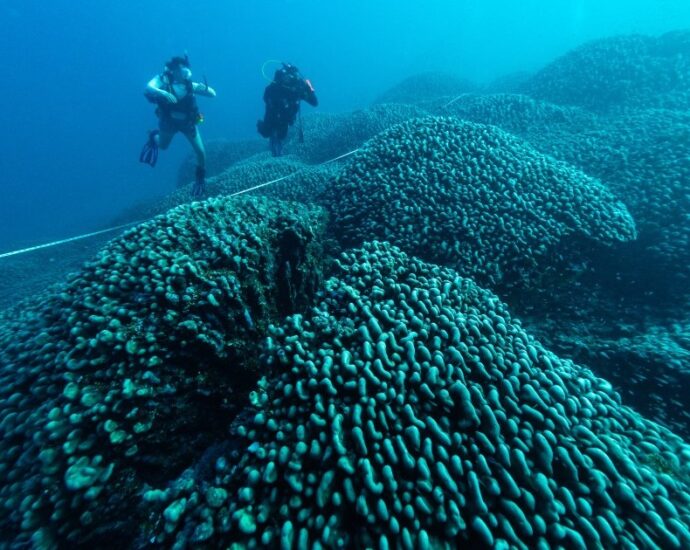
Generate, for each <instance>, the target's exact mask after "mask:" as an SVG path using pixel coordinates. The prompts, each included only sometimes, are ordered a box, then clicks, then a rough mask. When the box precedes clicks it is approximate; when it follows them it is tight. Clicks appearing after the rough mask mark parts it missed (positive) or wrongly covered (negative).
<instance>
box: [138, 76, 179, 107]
mask: <svg viewBox="0 0 690 550" xmlns="http://www.w3.org/2000/svg"><path fill="white" fill-rule="evenodd" d="M161 86H163V82H162V81H161V79H160V77H159V76H154V77H153V78H152V79H151V80H149V83H148V84H147V85H146V89H145V90H144V95H146V96H148V97H152V96H153V97H160V98H163V99H165V100H166V101H167V102H168V103H177V98H176V97H175V96H174V95H173V94H171V93H170V92H166V91H165V90H163V89H162V88H161Z"/></svg>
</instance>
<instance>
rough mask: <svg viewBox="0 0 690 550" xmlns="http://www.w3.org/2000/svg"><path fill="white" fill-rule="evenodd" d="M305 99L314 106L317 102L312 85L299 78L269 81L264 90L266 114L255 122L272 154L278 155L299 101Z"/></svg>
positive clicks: (296, 111)
mask: <svg viewBox="0 0 690 550" xmlns="http://www.w3.org/2000/svg"><path fill="white" fill-rule="evenodd" d="M300 101H306V102H307V103H309V105H312V106H313V107H316V106H317V105H318V104H319V101H318V99H317V98H316V94H315V93H314V90H313V89H312V87H311V86H310V85H309V84H307V82H306V81H305V80H302V79H301V78H297V77H295V78H289V79H287V80H285V81H284V82H281V83H278V82H271V83H270V84H269V85H268V86H266V90H264V103H265V104H266V114H265V115H264V119H263V120H260V121H259V122H258V124H257V129H258V131H259V133H260V134H261V135H262V136H263V137H265V138H268V139H269V140H270V143H271V151H272V152H273V155H274V156H280V154H281V149H282V143H283V140H284V139H285V138H286V137H287V132H288V126H291V125H292V124H294V122H295V117H296V116H297V113H298V112H299V102H300Z"/></svg>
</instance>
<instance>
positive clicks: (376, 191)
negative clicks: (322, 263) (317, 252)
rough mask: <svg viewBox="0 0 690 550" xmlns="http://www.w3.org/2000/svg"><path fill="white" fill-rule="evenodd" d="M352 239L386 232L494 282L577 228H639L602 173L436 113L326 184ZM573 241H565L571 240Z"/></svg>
mask: <svg viewBox="0 0 690 550" xmlns="http://www.w3.org/2000/svg"><path fill="white" fill-rule="evenodd" d="M325 195H326V196H327V197H328V199H329V202H330V204H331V205H332V206H331V207H332V209H333V216H334V224H335V227H336V232H337V233H338V234H339V235H340V236H341V238H342V241H343V242H345V243H346V244H351V245H357V244H359V243H362V242H364V241H366V240H369V239H372V238H376V239H380V240H386V241H390V242H392V243H393V244H396V245H398V246H400V247H401V248H402V249H403V250H405V251H406V252H408V253H410V254H414V255H417V256H419V257H421V258H424V259H426V260H429V261H432V262H434V263H441V264H448V265H451V266H453V267H455V268H456V269H457V270H458V271H460V272H461V273H462V274H463V275H466V276H472V277H476V278H477V280H478V282H480V283H486V284H490V285H492V288H493V287H494V285H498V284H511V283H512V282H513V281H515V280H522V279H525V278H527V277H529V275H530V273H531V272H532V271H534V270H535V269H536V268H537V267H538V264H539V260H540V259H541V258H543V257H544V256H545V255H546V254H547V253H552V252H553V251H554V249H555V248H556V246H557V245H559V249H560V250H559V251H560V252H561V253H563V250H564V246H565V244H566V243H565V241H566V240H567V237H571V236H576V237H578V238H583V239H587V240H588V241H591V242H597V243H604V244H605V243H612V242H615V241H624V240H629V239H632V238H634V237H635V226H634V223H633V220H632V218H631V217H630V214H629V213H628V211H627V209H626V208H625V206H624V205H623V204H622V203H621V202H620V201H618V200H617V199H616V198H615V197H614V196H613V195H612V194H611V192H610V191H609V190H608V189H607V188H606V187H605V186H603V185H602V184H601V183H600V182H598V181H597V180H594V179H592V178H590V177H588V176H586V175H585V174H583V173H581V172H579V171H578V170H576V169H574V168H572V167H570V166H568V165H566V164H564V163H561V162H557V161H555V160H553V159H552V158H550V157H547V156H544V155H543V154H541V153H539V152H537V151H536V150H534V149H533V148H532V147H531V146H529V145H528V144H526V143H524V142H522V141H521V140H519V139H517V138H515V137H513V136H511V135H509V134H507V133H505V132H503V131H502V130H499V129H498V128H495V127H491V126H485V125H481V124H474V123H470V122H463V121H460V120H458V119H455V118H441V117H428V118H424V119H416V120H413V121H408V122H405V123H403V124H399V125H397V126H395V127H393V128H391V129H390V130H388V131H386V132H383V133H381V134H380V135H378V136H377V137H376V138H375V139H373V140H371V141H370V142H369V143H368V144H367V145H366V146H365V147H363V149H362V151H360V152H359V153H358V154H357V155H356V156H355V158H354V159H353V160H352V162H351V163H350V164H349V165H348V166H346V167H345V168H344V169H343V171H342V172H341V174H340V175H339V177H338V178H337V179H336V181H335V182H334V184H333V186H332V187H331V188H329V190H328V191H327V192H326V194H325ZM561 245H563V246H561Z"/></svg>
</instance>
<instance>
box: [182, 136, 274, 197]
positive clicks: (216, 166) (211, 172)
mask: <svg viewBox="0 0 690 550" xmlns="http://www.w3.org/2000/svg"><path fill="white" fill-rule="evenodd" d="M265 149H266V143H265V142H264V141H263V140H261V139H252V140H245V141H228V140H225V139H213V140H211V141H209V142H208V143H206V176H207V177H211V176H215V175H217V174H220V173H221V172H222V171H223V170H226V169H227V168H229V167H230V166H232V165H233V164H235V163H236V162H239V161H242V160H245V159H247V158H249V157H251V156H252V155H256V154H257V153H260V152H262V151H264V150H265ZM195 172H196V155H195V154H194V153H191V154H189V155H187V157H186V158H185V160H184V162H183V163H182V164H181V165H180V168H179V169H178V171H177V186H178V187H183V186H185V185H187V184H189V183H190V182H193V181H194V178H195Z"/></svg>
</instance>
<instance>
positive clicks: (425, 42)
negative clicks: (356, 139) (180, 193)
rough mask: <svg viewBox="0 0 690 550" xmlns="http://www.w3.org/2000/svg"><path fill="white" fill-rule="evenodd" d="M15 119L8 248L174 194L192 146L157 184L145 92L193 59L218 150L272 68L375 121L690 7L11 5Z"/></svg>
mask: <svg viewBox="0 0 690 550" xmlns="http://www.w3.org/2000/svg"><path fill="white" fill-rule="evenodd" d="M0 19H1V21H2V23H1V24H0V25H1V28H2V32H0V45H1V46H2V51H3V52H4V61H5V63H4V65H5V66H4V72H5V77H4V79H3V84H2V89H3V90H2V98H3V104H4V105H5V108H4V109H3V112H2V118H1V120H2V123H3V124H2V125H3V127H4V128H5V131H4V132H2V134H0V151H2V154H1V155H0V178H1V188H2V200H1V201H0V250H2V251H6V250H9V249H12V248H13V247H20V246H26V245H29V244H34V243H36V242H41V241H49V240H52V239H55V238H62V237H66V236H70V235H72V234H76V233H79V232H81V231H88V230H94V229H98V228H101V227H103V226H104V225H107V224H108V222H109V221H110V219H111V218H112V217H113V216H115V215H117V214H118V213H119V212H120V211H121V210H122V209H123V208H126V207H127V206H129V205H131V204H133V203H137V202H138V201H141V200H145V199H148V198H151V197H153V196H159V195H161V194H163V193H166V192H167V191H169V190H170V189H171V186H172V185H173V182H174V180H175V174H176V170H177V166H178V164H179V162H181V159H182V158H183V157H184V156H185V155H186V154H187V152H188V147H187V144H186V143H183V141H182V140H181V139H180V138H179V137H178V139H177V140H176V142H175V143H174V145H173V147H172V149H171V150H170V151H169V152H167V153H165V155H163V156H162V161H161V162H160V164H159V166H157V167H156V169H155V170H150V169H148V167H146V166H142V165H139V164H138V163H137V162H136V159H137V155H138V151H139V149H140V147H141V145H142V144H143V142H144V141H145V137H146V130H147V129H150V128H152V127H153V126H154V124H155V119H154V117H153V114H152V108H151V106H150V105H149V104H148V103H146V101H145V100H144V99H143V96H142V89H143V87H144V85H145V83H146V82H147V81H148V79H149V78H151V77H152V76H153V75H155V74H156V73H157V72H159V71H160V70H161V68H162V65H163V63H164V62H165V61H166V60H167V59H168V58H169V57H170V56H172V55H175V54H179V53H181V52H183V51H185V50H187V51H188V52H189V54H190V57H191V61H192V66H193V69H194V71H195V72H196V74H197V75H200V74H206V76H207V77H208V79H209V82H210V83H212V85H213V86H215V87H216V88H217V90H218V93H219V96H218V98H217V99H216V100H214V101H204V100H202V110H203V111H204V112H205V114H206V122H205V123H204V126H203V133H204V136H205V137H206V138H207V139H212V138H221V137H222V138H228V139H238V138H246V137H253V136H255V121H256V119H257V118H258V117H260V116H261V113H262V103H261V93H262V89H263V86H264V85H265V82H264V81H263V79H262V77H261V74H260V67H261V64H262V63H263V62H264V61H265V60H267V59H275V58H279V59H283V60H289V61H292V62H293V63H296V64H298V66H300V67H301V68H302V69H303V70H304V72H305V73H306V74H308V75H309V76H310V77H311V78H312V80H313V81H314V83H315V85H316V87H317V90H318V92H319V96H320V99H321V109H322V110H324V111H327V112H339V111H345V110H352V109H355V108H362V107H365V106H367V105H368V104H369V103H370V102H371V100H373V99H374V98H375V97H376V96H377V95H379V94H380V93H381V92H382V91H383V90H385V89H386V88H387V87H389V86H391V85H392V84H394V83H395V82H397V81H399V80H401V79H403V78H404V77H406V76H409V75H411V74H416V73H419V72H423V71H427V70H445V71H448V72H453V73H458V74H460V75H462V76H464V77H466V78H469V79H472V80H476V81H480V82H482V81H487V80H490V79H492V78H495V77H497V76H501V75H504V74H508V73H511V72H514V71H532V70H536V69H537V68H538V67H540V66H541V65H543V64H545V63H546V62H547V61H549V60H550V59H552V58H554V57H555V56H557V55H559V54H562V53H564V52H565V51H567V50H568V49H570V48H572V47H574V46H576V45H578V44H580V43H582V42H584V41H586V40H589V39H592V38H596V37H602V36H610V35H615V34H621V33H629V32H642V33H651V34H657V33H660V32H663V31H666V30H669V29H670V28H680V27H683V26H684V25H687V24H688V23H690V7H689V6H688V4H687V3H686V2H683V1H682V0H678V1H671V0H664V1H662V2H659V1H654V0H646V1H633V2H625V3H620V4H619V3H617V2H606V3H603V2H597V1H594V0H591V1H586V0H569V1H563V2H558V3H554V2H546V1H538V0H531V1H527V2H521V3H519V4H516V3H513V2H508V1H505V2H495V1H494V2H483V3H476V2H465V1H461V2H453V1H439V0H434V1H432V2H429V3H424V4H422V3H419V2H412V1H406V2H393V1H387V0H383V1H377V2H363V1H355V2H344V1H336V2H328V3H323V2H317V1H316V0H313V1H310V0H294V1H279V0H265V1H259V2H252V3H240V2H216V1H211V0H199V1H197V2H182V1H179V2H178V1H175V2H164V1H161V0H153V1H151V2H148V3H147V4H146V5H145V6H140V5H136V6H135V5H133V4H130V3H114V2H107V1H96V2H91V3H89V4H76V3H73V2H66V1H54V2H48V3H45V2H37V1H34V0H26V1H24V0H22V1H20V0H3V1H2V2H1V3H0Z"/></svg>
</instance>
